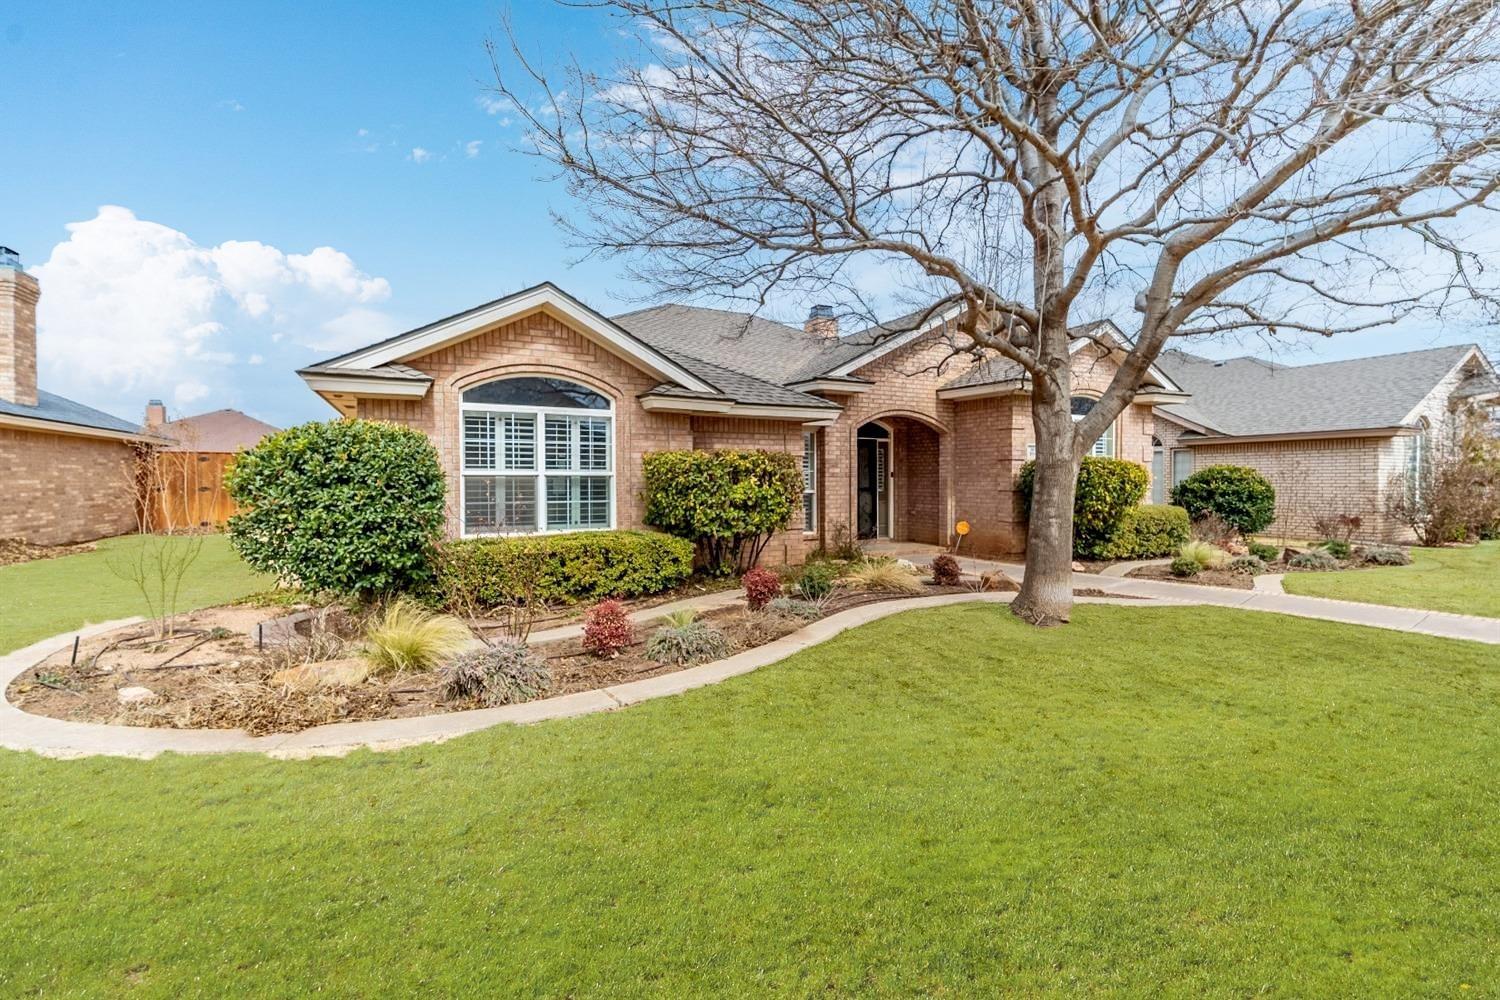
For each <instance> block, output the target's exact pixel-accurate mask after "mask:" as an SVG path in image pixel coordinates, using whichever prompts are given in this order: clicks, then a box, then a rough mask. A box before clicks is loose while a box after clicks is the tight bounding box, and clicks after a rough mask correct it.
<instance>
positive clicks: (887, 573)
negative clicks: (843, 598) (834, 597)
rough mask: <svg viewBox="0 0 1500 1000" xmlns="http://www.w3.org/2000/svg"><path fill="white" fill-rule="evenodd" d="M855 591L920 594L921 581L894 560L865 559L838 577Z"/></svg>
mask: <svg viewBox="0 0 1500 1000" xmlns="http://www.w3.org/2000/svg"><path fill="white" fill-rule="evenodd" d="M840 580H842V581H843V582H844V583H846V584H848V585H849V586H851V587H853V588H855V589H856V590H888V591H893V592H895V593H898V594H920V593H921V592H922V581H921V580H919V579H918V578H917V577H916V576H915V575H914V574H913V573H912V572H911V570H909V569H907V568H906V567H905V566H902V565H901V564H900V563H898V562H896V561H895V560H894V559H867V560H865V561H864V562H859V563H855V564H854V565H852V566H850V567H849V568H848V569H846V570H845V571H844V575H843V576H842V577H840Z"/></svg>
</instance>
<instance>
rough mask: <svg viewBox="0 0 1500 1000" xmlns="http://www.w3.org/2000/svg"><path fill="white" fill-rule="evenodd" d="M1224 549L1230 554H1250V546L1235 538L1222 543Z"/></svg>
mask: <svg viewBox="0 0 1500 1000" xmlns="http://www.w3.org/2000/svg"><path fill="white" fill-rule="evenodd" d="M1224 551H1225V552H1228V553H1229V554H1230V555H1232V556H1248V555H1249V554H1250V546H1248V545H1246V544H1245V543H1244V542H1242V541H1240V540H1239V539H1237V538H1236V539H1231V540H1230V541H1228V542H1226V543H1225V544H1224Z"/></svg>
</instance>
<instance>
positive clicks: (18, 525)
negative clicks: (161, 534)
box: [0, 247, 156, 545]
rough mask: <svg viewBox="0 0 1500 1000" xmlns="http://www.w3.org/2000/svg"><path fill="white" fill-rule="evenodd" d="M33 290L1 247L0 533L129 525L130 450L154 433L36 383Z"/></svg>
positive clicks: (94, 531) (39, 536)
mask: <svg viewBox="0 0 1500 1000" xmlns="http://www.w3.org/2000/svg"><path fill="white" fill-rule="evenodd" d="M40 297H41V288H40V285H39V284H38V282H37V280H36V278H34V277H32V276H31V275H29V274H27V273H26V272H25V271H24V270H22V269H21V262H20V259H19V258H18V257H17V256H16V253H15V251H13V250H10V249H9V248H7V247H0V538H19V539H21V540H23V541H26V542H29V543H31V544H33V545H63V544H68V543H71V542H83V541H91V540H93V539H95V538H105V537H108V536H111V535H122V534H126V533H129V532H132V531H135V530H136V528H137V524H138V522H137V508H136V503H135V496H134V493H133V491H132V482H133V479H132V475H133V471H134V468H135V456H136V452H137V449H138V448H139V447H141V446H143V445H150V444H154V443H156V439H155V438H154V437H152V436H151V435H149V434H146V433H143V432H142V430H141V428H139V427H138V426H136V425H135V424H132V423H130V422H129V421H128V420H121V419H120V418H118V417H113V416H110V415H109V414H108V413H103V412H101V411H99V410H96V409H93V408H92V407H89V406H84V405H83V404H82V403H77V402H74V401H73V400H71V399H66V398H64V397H62V396H59V395H57V394H55V393H50V392H47V391H45V390H43V389H40V388H38V387H37V375H36V307H37V302H38V300H39V299H40Z"/></svg>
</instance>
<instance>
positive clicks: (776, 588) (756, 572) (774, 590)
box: [740, 566, 781, 611]
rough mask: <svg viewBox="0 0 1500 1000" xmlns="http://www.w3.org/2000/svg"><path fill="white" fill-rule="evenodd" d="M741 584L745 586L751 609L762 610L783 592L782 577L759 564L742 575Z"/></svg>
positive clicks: (747, 600) (746, 597)
mask: <svg viewBox="0 0 1500 1000" xmlns="http://www.w3.org/2000/svg"><path fill="white" fill-rule="evenodd" d="M740 585H741V586H743V587H744V588H745V603H746V604H748V605H750V610H751V611H759V610H761V609H762V608H764V607H765V606H766V605H767V604H769V603H771V600H772V599H773V598H775V597H776V596H777V595H779V594H780V593H781V577H779V576H777V575H776V574H775V573H772V572H771V571H770V570H768V569H762V568H761V567H759V566H757V567H756V568H755V569H752V570H751V571H750V572H748V573H746V574H745V575H744V576H742V577H740Z"/></svg>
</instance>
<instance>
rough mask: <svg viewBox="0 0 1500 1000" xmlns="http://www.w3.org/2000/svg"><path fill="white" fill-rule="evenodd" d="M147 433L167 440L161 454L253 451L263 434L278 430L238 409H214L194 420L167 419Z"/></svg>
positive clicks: (190, 418) (192, 418)
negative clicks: (173, 452)
mask: <svg viewBox="0 0 1500 1000" xmlns="http://www.w3.org/2000/svg"><path fill="white" fill-rule="evenodd" d="M148 429H149V430H150V431H151V433H154V434H158V435H160V436H161V437H164V438H170V439H171V440H172V444H170V445H166V446H164V447H163V448H162V450H163V451H203V452H236V451H242V450H244V449H246V448H254V447H255V446H256V445H257V444H259V443H260V439H261V438H263V437H265V436H266V435H267V434H275V433H276V432H277V431H279V430H280V429H281V428H279V427H272V426H271V425H270V424H268V423H266V422H265V421H263V420H256V419H255V418H254V417H252V416H250V415H249V414H247V413H241V412H240V411H239V410H214V411H212V412H210V413H200V414H198V415H197V416H195V417H183V418H182V419H180V420H168V421H166V422H165V423H162V424H159V425H157V426H156V427H154V428H148Z"/></svg>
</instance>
